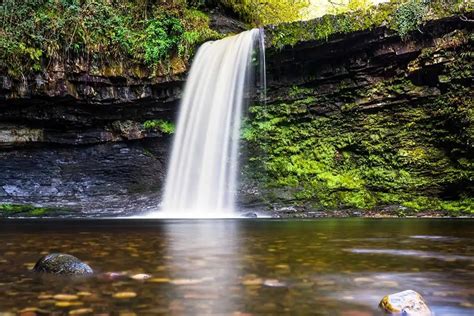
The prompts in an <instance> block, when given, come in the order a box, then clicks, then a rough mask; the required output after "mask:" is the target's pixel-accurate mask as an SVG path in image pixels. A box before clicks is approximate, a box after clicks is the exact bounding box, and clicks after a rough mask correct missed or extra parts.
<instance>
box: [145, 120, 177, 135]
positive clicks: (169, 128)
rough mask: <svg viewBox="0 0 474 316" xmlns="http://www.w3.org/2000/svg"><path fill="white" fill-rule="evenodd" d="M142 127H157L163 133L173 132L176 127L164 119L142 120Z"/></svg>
mask: <svg viewBox="0 0 474 316" xmlns="http://www.w3.org/2000/svg"><path fill="white" fill-rule="evenodd" d="M143 128H145V129H149V130H150V129H158V130H160V131H161V132H163V133H165V134H173V133H174V132H175V130H176V127H175V126H174V124H173V123H172V122H169V121H165V120H150V121H145V122H143Z"/></svg>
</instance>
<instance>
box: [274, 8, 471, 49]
mask: <svg viewBox="0 0 474 316" xmlns="http://www.w3.org/2000/svg"><path fill="white" fill-rule="evenodd" d="M473 8H474V7H473V4H472V2H469V1H464V0H449V1H445V0H392V1H390V2H388V3H382V4H380V5H378V6H370V5H356V6H354V7H353V8H352V9H350V8H349V7H345V8H343V10H339V11H336V12H335V13H340V14H337V15H325V16H323V17H321V18H318V19H314V20H310V21H301V22H294V23H283V24H279V25H277V26H273V27H268V28H267V29H266V34H267V38H268V39H269V41H270V44H271V45H272V46H274V47H277V48H282V47H283V46H285V45H290V46H293V45H295V44H296V43H298V42H302V41H308V40H327V39H328V38H329V37H330V36H332V35H335V34H346V33H350V32H354V31H361V30H370V29H373V28H375V27H379V26H387V27H389V28H390V29H393V30H395V31H397V32H398V33H399V34H400V35H401V36H402V37H406V36H407V35H408V34H409V33H410V32H411V31H414V30H416V29H418V28H419V26H420V25H421V24H422V23H423V22H424V21H427V20H433V19H438V18H442V17H447V16H451V15H453V14H459V13H463V12H466V11H472V10H473ZM341 12H342V13H341Z"/></svg>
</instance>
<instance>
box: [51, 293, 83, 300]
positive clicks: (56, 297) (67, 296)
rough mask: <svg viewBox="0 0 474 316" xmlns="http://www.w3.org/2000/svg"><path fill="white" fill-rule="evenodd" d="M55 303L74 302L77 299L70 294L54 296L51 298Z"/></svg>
mask: <svg viewBox="0 0 474 316" xmlns="http://www.w3.org/2000/svg"><path fill="white" fill-rule="evenodd" d="M53 298H54V299H55V300H56V301H74V300H77V299H78V298H79V296H77V295H72V294H56V295H54V296H53Z"/></svg>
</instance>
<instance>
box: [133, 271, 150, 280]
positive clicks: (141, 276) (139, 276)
mask: <svg viewBox="0 0 474 316" xmlns="http://www.w3.org/2000/svg"><path fill="white" fill-rule="evenodd" d="M131 278H132V279H134V280H146V279H149V278H151V275H149V274H146V273H139V274H135V275H132V276H131Z"/></svg>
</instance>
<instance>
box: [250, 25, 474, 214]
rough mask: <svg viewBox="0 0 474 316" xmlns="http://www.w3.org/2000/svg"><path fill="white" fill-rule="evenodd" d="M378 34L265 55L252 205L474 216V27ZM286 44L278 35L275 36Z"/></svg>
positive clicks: (253, 111)
mask: <svg viewBox="0 0 474 316" xmlns="http://www.w3.org/2000/svg"><path fill="white" fill-rule="evenodd" d="M467 20H468V18H467V17H466V16H464V17H459V16H456V17H450V18H445V19H441V20H436V21H431V22H428V23H427V24H425V25H423V26H422V27H421V28H420V30H419V31H418V30H416V31H414V32H412V33H411V34H410V36H409V37H408V38H406V39H401V38H400V36H399V35H398V34H397V33H396V32H394V31H391V30H389V29H388V28H387V27H378V28H375V29H373V30H367V31H359V32H353V33H349V34H345V35H333V36H332V37H330V38H329V39H328V41H327V42H326V41H306V42H297V43H296V44H295V45H294V46H292V47H290V46H285V47H283V48H282V49H281V50H279V49H271V48H270V50H269V52H268V57H267V60H268V65H267V69H268V81H269V83H268V85H269V89H268V92H267V95H268V100H267V103H266V105H264V106H262V105H261V104H255V105H253V106H251V107H250V114H249V115H250V118H249V120H248V122H247V127H246V129H245V130H244V131H243V135H244V138H246V139H247V140H248V142H249V146H250V149H249V150H250V154H249V155H248V156H249V159H248V162H247V166H246V169H245V173H244V174H245V178H246V179H247V181H246V183H247V184H248V186H247V187H245V188H244V189H245V191H247V192H250V193H253V194H252V195H247V199H244V200H243V201H242V202H243V203H252V202H253V203H262V202H264V203H267V205H278V204H281V205H288V204H290V205H298V206H301V207H303V208H306V209H308V208H309V209H328V208H329V209H334V208H341V207H346V208H374V207H384V206H393V205H398V206H402V208H401V209H400V210H402V211H403V209H404V208H410V209H416V210H421V209H435V210H452V211H453V210H458V211H463V210H464V211H470V210H471V211H472V210H473V209H474V203H473V200H472V196H473V179H474V164H473V153H474V150H473V144H474V142H473V141H474V133H473V125H472V123H473V120H474V117H473V110H474V108H473V101H472V100H473V90H472V81H473V58H472V54H473V51H472V44H473V37H472V27H473V24H472V22H469V21H467ZM272 34H273V36H278V35H279V33H278V29H277V30H272Z"/></svg>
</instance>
